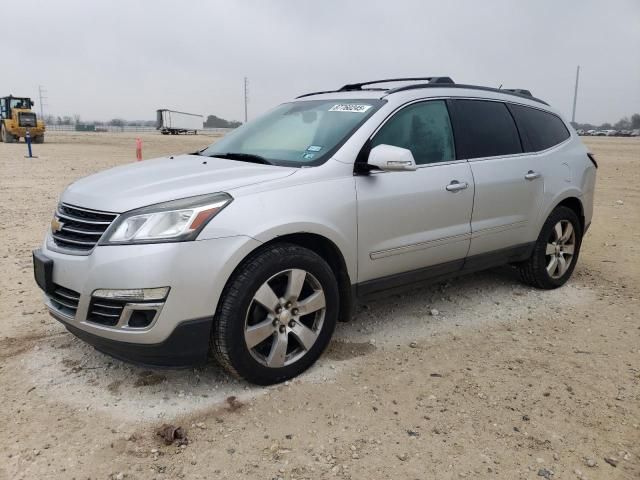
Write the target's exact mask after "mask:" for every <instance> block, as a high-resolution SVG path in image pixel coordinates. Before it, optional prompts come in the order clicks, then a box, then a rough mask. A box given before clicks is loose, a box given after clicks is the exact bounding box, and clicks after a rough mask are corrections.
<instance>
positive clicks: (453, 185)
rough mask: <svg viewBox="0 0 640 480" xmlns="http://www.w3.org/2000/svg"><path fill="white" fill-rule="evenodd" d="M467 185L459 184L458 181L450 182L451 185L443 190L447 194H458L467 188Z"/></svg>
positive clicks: (465, 183) (464, 183)
mask: <svg viewBox="0 0 640 480" xmlns="http://www.w3.org/2000/svg"><path fill="white" fill-rule="evenodd" d="M468 186H469V184H468V183H467V182H459V181H458V180H451V183H450V184H449V185H447V186H446V187H445V188H446V189H447V191H448V192H458V191H460V190H464V189H465V188H467V187H468Z"/></svg>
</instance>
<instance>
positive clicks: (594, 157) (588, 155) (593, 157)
mask: <svg viewBox="0 0 640 480" xmlns="http://www.w3.org/2000/svg"><path fill="white" fill-rule="evenodd" d="M587 157H589V160H591V163H593V166H594V167H596V168H598V162H596V156H595V155H594V154H593V153H587Z"/></svg>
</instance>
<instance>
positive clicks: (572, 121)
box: [571, 65, 580, 123]
mask: <svg viewBox="0 0 640 480" xmlns="http://www.w3.org/2000/svg"><path fill="white" fill-rule="evenodd" d="M578 80H580V65H578V68H577V69H576V88H575V90H574V91H573V113H572V114H571V123H575V121H576V103H577V102H578Z"/></svg>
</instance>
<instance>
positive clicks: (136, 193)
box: [61, 155, 298, 213]
mask: <svg viewBox="0 0 640 480" xmlns="http://www.w3.org/2000/svg"><path fill="white" fill-rule="evenodd" d="M297 170H298V169H296V168H289V167H277V166H273V165H259V164H255V163H247V162H240V161H236V160H225V159H221V158H212V157H202V156H198V155H176V156H174V157H169V158H157V159H154V160H145V161H143V162H136V163H131V164H129V165H123V166H120V167H115V168H111V169H109V170H105V171H103V172H100V173H96V174H94V175H90V176H88V177H85V178H82V179H80V180H78V181H77V182H74V183H72V184H71V185H69V187H68V188H67V189H66V190H65V192H64V193H63V195H62V198H61V201H62V202H64V203H68V204H71V205H76V206H78V207H84V208H90V209H95V210H103V211H108V212H116V213H122V212H126V211H128V210H132V209H134V208H139V207H145V206H147V205H153V204H155V203H160V202H165V201H169V200H176V199H180V198H186V197H193V196H195V195H203V194H206V193H216V192H229V191H230V190H233V189H234V188H239V187H245V186H247V185H253V184H256V183H262V182H268V181H272V180H277V179H280V178H284V177H287V176H289V175H292V174H294V173H295V172H296V171H297Z"/></svg>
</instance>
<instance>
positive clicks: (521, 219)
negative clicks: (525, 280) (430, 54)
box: [450, 99, 544, 257]
mask: <svg viewBox="0 0 640 480" xmlns="http://www.w3.org/2000/svg"><path fill="white" fill-rule="evenodd" d="M450 105H451V111H452V116H453V125H454V132H455V136H456V149H457V151H458V158H462V159H466V160H468V161H469V165H470V167H471V171H472V173H473V178H474V182H475V197H474V203H473V214H472V217H471V235H472V237H471V246H470V249H469V257H473V256H474V255H478V254H482V253H486V252H491V251H495V250H501V249H506V248H510V247H516V246H521V245H524V244H526V243H528V242H529V241H531V238H530V230H531V228H530V227H531V225H532V224H533V223H534V221H535V219H536V216H537V212H538V209H539V208H540V205H541V202H542V197H543V194H544V176H543V175H542V173H541V172H540V171H539V169H538V168H537V166H536V162H535V155H532V154H529V153H525V152H524V148H523V146H522V142H521V140H520V135H519V133H518V129H517V127H516V123H515V121H514V119H513V116H512V115H511V113H510V111H509V109H508V108H507V106H506V104H505V103H503V102H500V101H491V100H475V99H456V100H451V101H450Z"/></svg>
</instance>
